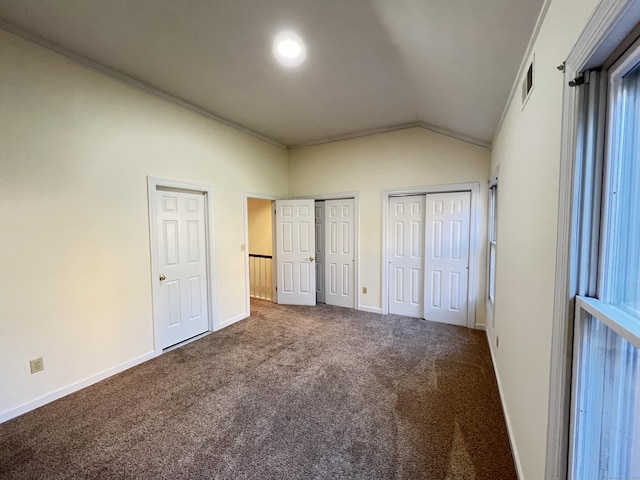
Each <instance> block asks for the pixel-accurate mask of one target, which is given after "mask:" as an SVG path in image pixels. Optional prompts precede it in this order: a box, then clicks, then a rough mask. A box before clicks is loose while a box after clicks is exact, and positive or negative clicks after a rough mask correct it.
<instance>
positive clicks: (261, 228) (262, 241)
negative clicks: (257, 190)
mask: <svg viewBox="0 0 640 480" xmlns="http://www.w3.org/2000/svg"><path fill="white" fill-rule="evenodd" d="M247 217H248V223H249V225H248V230H249V232H248V234H249V253H251V254H253V255H272V254H273V245H272V244H273V214H272V211H271V200H264V199H262V198H248V199H247Z"/></svg>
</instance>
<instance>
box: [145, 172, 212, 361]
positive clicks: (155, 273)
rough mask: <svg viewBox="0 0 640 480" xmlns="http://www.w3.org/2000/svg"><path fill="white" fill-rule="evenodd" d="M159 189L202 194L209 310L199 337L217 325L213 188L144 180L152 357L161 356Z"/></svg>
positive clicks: (182, 182) (149, 179) (168, 179)
mask: <svg viewBox="0 0 640 480" xmlns="http://www.w3.org/2000/svg"><path fill="white" fill-rule="evenodd" d="M158 188H160V189H166V190H169V191H172V190H173V191H180V192H186V193H194V194H202V195H204V207H205V215H204V219H205V232H204V233H205V254H206V255H207V262H206V264H207V303H208V307H209V310H208V311H209V315H208V316H209V318H208V330H207V332H205V333H203V335H206V334H207V333H211V332H213V331H215V330H219V328H220V326H219V325H218V312H217V309H216V305H217V302H216V291H217V289H216V278H215V269H214V265H215V259H214V249H213V248H212V246H213V239H214V238H215V237H214V236H213V225H214V223H213V188H212V187H211V186H209V185H203V184H199V183H193V182H185V181H182V180H174V179H170V178H162V177H153V176H147V196H148V199H149V203H148V205H149V212H148V213H149V244H150V247H151V250H150V253H151V305H152V319H153V348H154V353H155V355H156V356H158V355H161V354H162V353H163V352H164V351H165V350H170V349H172V348H174V347H169V348H168V349H162V348H161V347H160V345H161V332H162V326H161V325H159V323H160V321H159V318H158V315H156V312H157V311H158V305H157V304H158V301H159V299H160V290H159V289H160V283H159V281H157V279H158V277H159V275H160V273H161V272H160V266H159V265H160V261H159V256H158V254H159V252H158V226H157V202H156V192H157V190H158ZM200 337H201V335H199V336H197V337H194V338H193V339H189V340H187V341H186V342H182V343H180V344H178V345H184V344H185V343H187V342H189V341H192V340H195V339H197V338H200Z"/></svg>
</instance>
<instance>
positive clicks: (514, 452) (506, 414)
mask: <svg viewBox="0 0 640 480" xmlns="http://www.w3.org/2000/svg"><path fill="white" fill-rule="evenodd" d="M487 341H488V343H489V352H491V363H493V371H494V373H495V375H496V382H497V383H498V392H500V402H501V403H502V412H503V413H504V420H505V423H506V424H507V433H508V434H509V444H510V445H511V453H512V455H513V462H514V463H515V465H516V473H517V474H518V480H522V479H523V478H524V474H523V473H522V464H521V463H520V455H518V448H517V446H516V443H515V439H514V436H513V428H512V426H511V418H510V417H509V411H508V410H507V404H506V402H505V401H504V391H503V390H502V382H501V381H500V374H499V373H498V369H497V367H496V358H495V357H494V355H493V348H492V347H491V339H490V338H489V336H488V335H487Z"/></svg>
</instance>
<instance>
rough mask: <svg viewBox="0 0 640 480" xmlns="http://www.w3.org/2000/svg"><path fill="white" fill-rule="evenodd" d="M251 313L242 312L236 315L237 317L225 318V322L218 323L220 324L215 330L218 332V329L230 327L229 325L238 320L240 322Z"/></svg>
mask: <svg viewBox="0 0 640 480" xmlns="http://www.w3.org/2000/svg"><path fill="white" fill-rule="evenodd" d="M248 317H249V315H248V314H247V313H241V314H240V315H236V316H235V317H231V318H229V319H228V320H225V321H224V322H222V323H220V324H218V326H217V327H216V328H215V330H214V332H217V331H218V330H222V329H223V328H225V327H228V326H229V325H232V324H234V323H236V322H239V321H240V320H244V319H245V318H248Z"/></svg>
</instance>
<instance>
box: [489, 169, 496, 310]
mask: <svg viewBox="0 0 640 480" xmlns="http://www.w3.org/2000/svg"><path fill="white" fill-rule="evenodd" d="M487 233H488V235H487V302H488V303H489V304H490V306H491V307H493V305H495V288H496V262H497V260H496V258H497V251H498V170H497V169H496V171H495V173H494V174H493V175H492V176H491V180H489V222H488V225H487Z"/></svg>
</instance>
